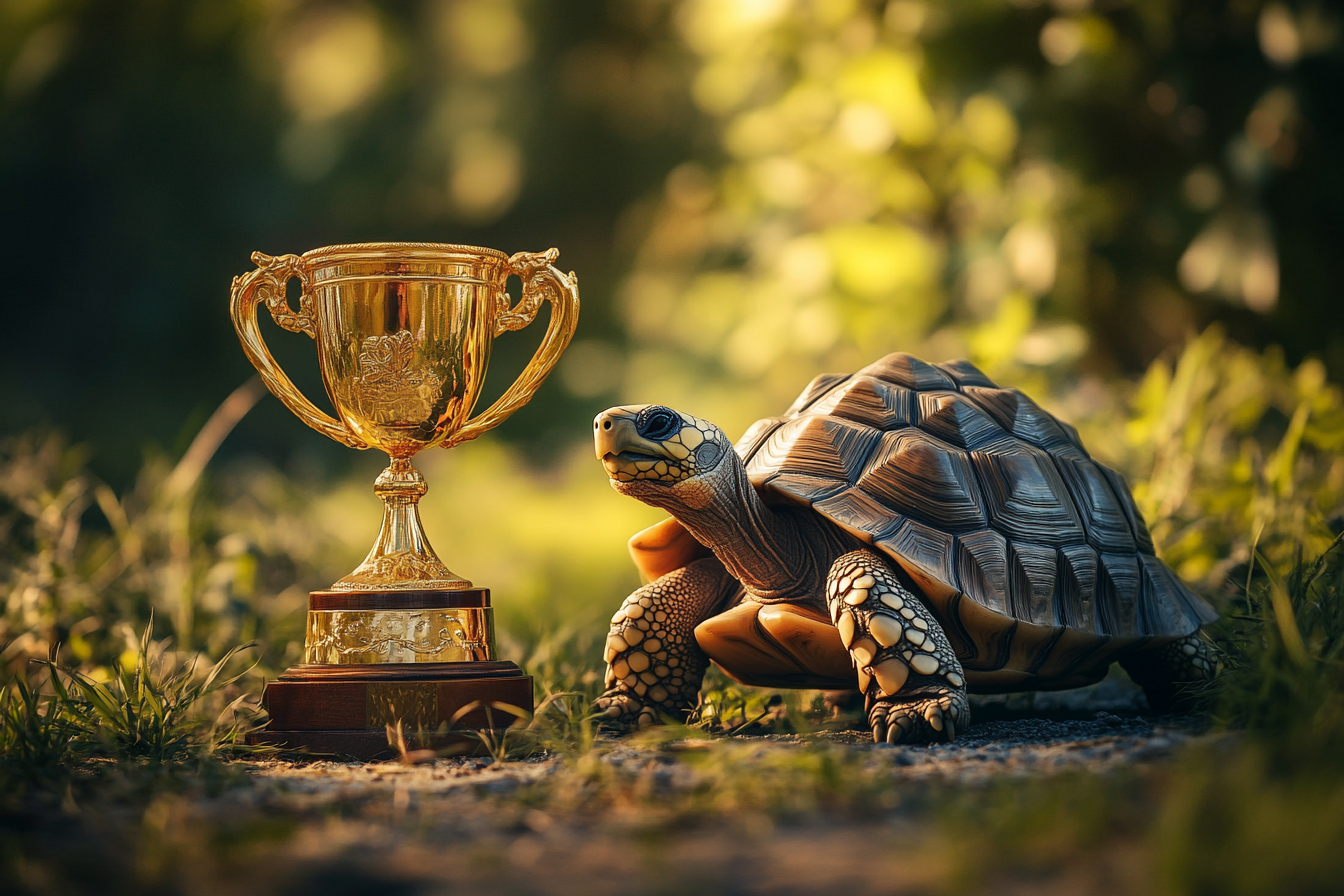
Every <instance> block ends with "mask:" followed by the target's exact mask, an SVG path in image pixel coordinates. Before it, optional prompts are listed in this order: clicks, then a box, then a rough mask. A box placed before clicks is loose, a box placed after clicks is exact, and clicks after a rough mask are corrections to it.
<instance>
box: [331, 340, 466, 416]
mask: <svg viewBox="0 0 1344 896" xmlns="http://www.w3.org/2000/svg"><path fill="white" fill-rule="evenodd" d="M415 351H416V339H415V335H414V334H412V333H411V331H410V330H401V331H399V332H396V333H392V334H388V335H383V336H369V337H368V338H366V339H365V340H364V342H363V343H362V344H361V345H360V349H359V369H360V375H359V376H357V377H355V378H354V380H353V381H352V382H351V391H352V393H353V394H354V398H355V406H356V407H357V408H358V409H359V412H360V414H361V415H363V416H364V417H365V418H366V419H368V420H369V421H371V422H374V423H381V424H397V423H418V422H420V421H423V420H428V419H430V418H431V417H433V416H434V413H435V412H434V406H435V405H436V404H437V403H438V401H439V399H440V398H441V397H442V396H443V384H444V379H443V377H442V376H440V375H439V373H438V372H437V371H436V370H434V369H433V368H432V367H428V366H424V365H420V364H416V363H415Z"/></svg>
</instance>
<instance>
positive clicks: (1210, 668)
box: [1120, 632, 1222, 713]
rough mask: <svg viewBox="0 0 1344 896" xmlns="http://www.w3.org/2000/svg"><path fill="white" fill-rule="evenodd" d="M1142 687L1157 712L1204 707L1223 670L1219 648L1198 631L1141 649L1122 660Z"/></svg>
mask: <svg viewBox="0 0 1344 896" xmlns="http://www.w3.org/2000/svg"><path fill="white" fill-rule="evenodd" d="M1120 665H1121V666H1123V667H1124V669H1125V671H1126V672H1128V673H1129V677H1130V678H1132V679H1133V680H1134V683H1135V684H1137V685H1139V686H1140V687H1142V688H1143V692H1144V694H1145V696H1147V698H1148V706H1149V707H1150V708H1151V709H1152V710H1153V712H1155V713H1189V712H1195V711H1197V710H1199V709H1201V708H1202V705H1203V703H1204V702H1205V700H1206V699H1207V695H1208V685H1209V683H1210V682H1212V681H1213V680H1214V679H1215V678H1217V677H1218V673H1219V672H1220V671H1221V670H1222V663H1221V662H1220V661H1219V658H1218V651H1217V649H1216V648H1215V647H1214V646H1213V645H1212V644H1210V643H1209V642H1208V641H1206V640H1204V638H1202V637H1200V635H1199V633H1198V632H1196V633H1195V634H1192V635H1186V636H1185V637H1184V638H1177V639H1174V640H1171V641H1166V642H1163V643H1161V644H1159V645H1158V646H1156V647H1150V648H1148V649H1147V650H1141V651H1139V652H1138V653H1135V654H1133V655H1131V656H1128V657H1125V658H1124V659H1122V660H1120Z"/></svg>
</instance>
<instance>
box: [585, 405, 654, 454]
mask: <svg viewBox="0 0 1344 896" xmlns="http://www.w3.org/2000/svg"><path fill="white" fill-rule="evenodd" d="M638 413H639V408H638V407H633V408H608V409H607V410H605V411H603V412H602V413H600V414H598V415H597V416H596V417H595V418H593V448H594V450H595V452H596V453H597V459H598V460H601V461H605V460H606V459H607V458H608V457H614V456H616V455H617V454H620V453H621V452H623V451H631V450H633V451H636V452H638V453H640V454H654V453H657V446H656V445H654V443H652V442H650V441H649V440H648V439H645V438H643V437H641V436H640V434H639V431H638V430H636V429H635V415H636V414H638Z"/></svg>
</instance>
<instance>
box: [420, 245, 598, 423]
mask: <svg viewBox="0 0 1344 896" xmlns="http://www.w3.org/2000/svg"><path fill="white" fill-rule="evenodd" d="M559 257H560V250H559V249H549V250H547V251H545V252H518V253H516V254H515V255H514V256H513V257H511V258H510V259H509V264H508V273H510V274H517V275H518V277H519V279H521V280H522V281H523V295H522V298H520V299H519V300H518V304H517V305H514V306H513V308H509V295H508V293H507V292H505V291H504V289H503V288H502V287H501V288H500V291H499V299H498V303H497V311H496V317H495V334H494V335H496V336H500V335H503V334H504V333H507V332H509V331H510V330H521V329H522V328H523V327H525V326H527V325H528V324H530V323H532V321H533V320H535V319H536V316H537V311H538V310H539V309H540V308H541V303H542V302H550V303H551V322H550V324H549V325H548V326H547V328H546V336H545V338H543V339H542V340H541V345H540V347H538V348H537V352H536V354H534V355H533V356H532V360H531V361H530V362H528V365H527V367H526V368H525V369H524V370H523V372H522V374H521V375H520V376H519V377H518V379H517V380H515V381H514V383H513V385H512V386H510V387H509V388H508V390H507V391H506V392H505V393H504V394H503V395H501V396H500V397H499V400H498V401H496V402H495V403H494V404H492V405H490V407H488V408H486V409H485V411H483V412H482V413H480V414H478V415H477V416H475V417H472V418H471V419H470V420H468V421H467V422H466V423H465V424H464V425H463V426H462V428H461V429H459V430H458V431H457V433H456V434H455V435H454V436H453V437H452V438H451V439H449V440H448V441H446V442H444V443H443V447H444V448H451V447H453V446H454V445H460V444H461V443H462V442H467V441H470V440H471V439H474V438H476V437H477V436H479V435H481V433H483V432H485V431H486V430H488V429H491V428H493V427H495V426H498V425H499V424H500V423H503V422H504V421H505V420H506V419H508V417H509V415H511V414H512V413H513V412H514V411H516V410H518V409H519V408H520V407H522V406H523V405H525V404H527V402H528V400H529V399H531V397H532V393H534V392H536V391H537V387H538V386H540V385H541V384H542V381H543V380H545V379H546V375H547V374H548V373H550V372H551V368H552V367H554V366H555V362H557V361H559V360H560V355H561V353H563V352H564V350H565V346H567V345H569V339H570V337H571V336H573V335H574V328H575V326H577V325H578V322H579V278H578V277H576V276H575V275H574V272H573V271H570V272H569V273H568V274H564V273H561V272H560V270H559V269H558V268H556V267H555V266H554V264H552V262H554V261H555V260H556V259H557V258H559Z"/></svg>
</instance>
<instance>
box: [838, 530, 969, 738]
mask: <svg viewBox="0 0 1344 896" xmlns="http://www.w3.org/2000/svg"><path fill="white" fill-rule="evenodd" d="M826 599H827V605H828V606H829V607H830V610H831V618H832V619H834V620H835V623H836V628H838V629H839V630H840V640H841V641H843V642H844V644H845V647H847V648H848V649H849V654H850V656H851V657H852V658H853V660H854V665H855V666H856V667H858V670H859V690H860V691H862V692H863V693H864V695H865V698H866V702H867V704H868V723H869V725H870V726H871V727H872V729H873V740H874V741H876V742H877V743H883V742H886V743H892V744H896V743H925V742H928V741H940V740H945V741H951V740H952V739H953V738H955V737H956V736H957V729H958V728H960V729H962V730H965V729H966V727H967V726H968V725H970V723H971V708H970V704H969V702H968V701H967V700H966V677H965V675H964V674H963V673H962V670H961V663H960V662H958V661H957V656H956V654H955V653H953V652H952V648H951V646H950V645H949V644H948V642H947V636H946V635H945V634H943V630H942V628H941V627H940V626H939V625H938V623H937V622H936V621H935V620H934V618H933V615H932V614H931V613H930V612H929V611H928V609H927V608H925V606H924V605H923V604H922V603H920V601H919V598H917V597H915V595H913V594H911V593H910V591H909V589H907V588H906V587H905V586H904V585H902V584H901V581H900V579H899V578H897V577H896V574H895V573H894V572H893V571H892V569H891V567H890V566H889V565H888V562H887V561H886V560H885V559H883V558H882V557H879V556H878V555H877V554H875V553H874V552H872V551H853V552H851V553H849V554H845V555H844V556H843V557H841V558H840V559H838V560H836V561H835V563H833V564H832V565H831V571H830V574H829V575H828V576H827V578H826Z"/></svg>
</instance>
